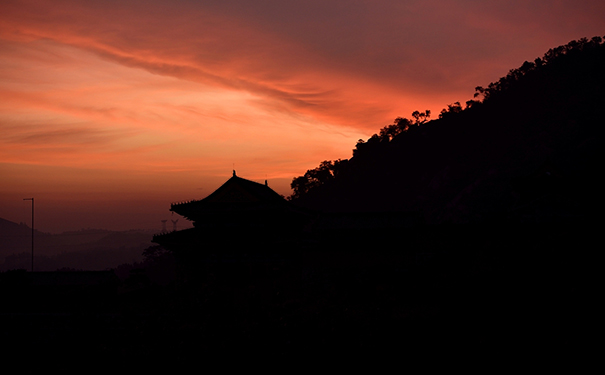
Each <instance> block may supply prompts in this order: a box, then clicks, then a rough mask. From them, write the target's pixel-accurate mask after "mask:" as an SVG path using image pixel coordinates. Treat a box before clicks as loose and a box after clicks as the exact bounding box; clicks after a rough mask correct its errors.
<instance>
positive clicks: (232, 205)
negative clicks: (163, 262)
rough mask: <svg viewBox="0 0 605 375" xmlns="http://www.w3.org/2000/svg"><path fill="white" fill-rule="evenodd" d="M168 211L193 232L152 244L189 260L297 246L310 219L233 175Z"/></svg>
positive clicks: (157, 238)
mask: <svg viewBox="0 0 605 375" xmlns="http://www.w3.org/2000/svg"><path fill="white" fill-rule="evenodd" d="M170 211H172V212H175V213H177V214H179V215H181V216H183V217H185V218H186V219H187V220H190V221H192V222H193V228H189V229H184V230H180V231H174V232H170V233H161V234H157V235H155V236H154V237H153V240H152V241H153V242H155V243H157V244H159V245H161V246H163V247H164V248H166V249H167V250H170V251H172V252H173V253H174V254H175V256H176V257H177V258H180V259H185V260H190V259H195V258H208V257H212V256H216V255H217V254H218V255H220V254H224V253H231V254H233V253H239V254H255V255H258V254H260V253H263V254H267V253H268V252H270V253H280V252H285V251H287V249H288V248H291V247H292V246H296V243H297V241H298V239H299V237H300V234H301V232H302V230H303V228H304V226H305V225H306V223H308V221H309V220H310V217H311V215H310V214H309V213H308V212H306V211H304V210H302V209H300V208H298V207H296V206H294V205H292V204H291V203H290V202H288V201H287V200H286V199H285V198H284V197H283V196H281V195H279V194H278V193H276V192H275V191H274V190H273V189H271V188H270V187H269V186H268V184H267V182H266V181H265V184H260V183H257V182H254V181H250V180H246V179H244V178H241V177H238V176H237V175H236V173H235V171H233V176H232V177H231V178H230V179H229V180H227V181H226V182H225V183H224V184H223V185H221V186H220V187H219V188H218V189H217V190H216V191H214V192H213V193H212V194H210V195H208V196H207V197H206V198H203V199H200V200H192V201H188V202H178V203H173V204H171V206H170Z"/></svg>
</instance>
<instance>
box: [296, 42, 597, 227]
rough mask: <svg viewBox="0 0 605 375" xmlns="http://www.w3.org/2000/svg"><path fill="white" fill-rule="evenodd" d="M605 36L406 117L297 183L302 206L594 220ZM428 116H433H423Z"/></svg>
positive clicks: (448, 216)
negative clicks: (431, 115)
mask: <svg viewBox="0 0 605 375" xmlns="http://www.w3.org/2000/svg"><path fill="white" fill-rule="evenodd" d="M603 66H605V44H604V43H603V42H602V39H601V38H600V37H595V38H592V39H591V40H587V39H582V40H579V41H572V42H570V43H569V44H567V45H565V46H561V47H557V48H554V49H551V50H549V51H548V52H547V53H546V54H545V55H544V57H543V58H538V59H536V60H535V61H534V62H525V63H524V64H523V65H522V66H521V67H520V68H518V69H513V70H511V71H510V72H509V73H508V75H507V76H505V77H503V78H501V79H500V80H499V81H498V82H495V83H491V84H489V85H488V86H487V87H486V88H483V87H477V88H476V91H477V94H476V99H475V100H469V101H468V102H467V103H466V106H465V107H464V108H463V106H462V105H460V103H454V104H451V105H449V106H448V108H447V109H445V110H443V111H442V112H441V114H440V115H439V119H437V120H433V121H428V122H427V121H426V119H427V117H428V116H425V115H428V113H425V114H422V113H419V112H415V113H414V114H413V117H414V119H415V120H416V121H412V120H408V119H402V118H398V119H396V121H395V123H394V124H393V125H390V126H386V127H385V128H383V129H382V130H381V132H380V134H375V135H374V136H372V137H371V138H370V139H369V140H368V141H365V142H364V141H363V140H360V141H359V143H358V144H357V145H356V148H355V150H354V151H353V157H352V158H351V159H349V160H338V161H335V162H329V161H326V162H323V163H322V164H321V165H320V166H319V167H318V168H316V169H314V170H310V171H307V173H306V174H305V175H304V176H301V177H298V178H295V179H294V180H293V183H292V187H293V189H294V195H293V197H292V198H293V199H292V200H293V201H294V202H296V203H297V204H300V205H303V206H306V207H310V208H316V209H321V210H324V211H351V212H352V211H407V212H418V213H420V214H421V216H423V217H424V219H425V220H427V221H428V222H432V223H439V222H454V223H464V222H476V221H484V220H486V219H499V220H500V219H506V220H509V221H512V222H538V223H541V222H553V221H558V222H560V221H568V220H577V219H580V218H587V219H589V218H593V217H595V215H596V214H597V212H598V210H599V209H600V207H602V204H601V203H602V198H601V193H600V190H601V189H602V187H603V184H602V182H601V179H600V178H599V175H600V172H601V164H600V163H601V161H602V160H603V156H604V155H603V150H604V148H603V128H604V126H603V125H605V124H604V122H605V118H604V117H603V114H602V108H604V107H605V92H604V91H603V87H604V86H605V71H604V70H603ZM419 114H420V116H424V118H423V117H419Z"/></svg>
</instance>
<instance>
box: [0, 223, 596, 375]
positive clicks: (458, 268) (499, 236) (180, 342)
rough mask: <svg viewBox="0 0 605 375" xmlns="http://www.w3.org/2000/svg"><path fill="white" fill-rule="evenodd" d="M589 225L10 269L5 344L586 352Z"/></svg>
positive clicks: (112, 354) (592, 275) (41, 348)
mask: <svg viewBox="0 0 605 375" xmlns="http://www.w3.org/2000/svg"><path fill="white" fill-rule="evenodd" d="M597 233H598V231H597V228H595V226H592V227H591V226H586V225H580V224H577V225H571V226H570V225H562V224H559V225H554V224H553V225H541V226H525V227H520V226H517V227H514V228H512V227H509V228H502V227H495V226H468V225H467V226H442V227H438V228H437V227H432V228H428V227H427V228H417V229H416V230H414V231H413V232H412V231H410V232H408V233H405V232H404V233H402V234H401V236H402V237H404V238H405V239H406V240H405V241H403V240H399V241H398V243H395V242H392V240H383V241H376V239H375V238H373V237H374V235H367V236H365V237H363V236H362V237H360V236H359V235H358V236H357V237H356V240H355V241H353V240H350V238H351V237H348V236H342V237H339V236H335V237H333V238H332V240H331V241H327V240H326V239H323V240H322V242H320V243H317V242H315V243H307V244H304V245H300V246H298V247H294V248H293V249H290V251H289V253H288V254H287V255H284V254H283V253H282V254H270V255H267V254H264V255H262V256H258V257H254V256H251V255H250V254H247V255H245V256H242V254H239V255H235V254H234V253H231V255H229V256H226V255H224V256H222V257H219V258H213V261H206V262H200V263H198V264H195V265H192V264H191V263H189V264H186V265H179V266H178V267H177V269H176V271H175V269H174V268H172V266H173V265H174V264H173V261H174V260H173V258H172V256H171V254H164V255H160V256H158V257H157V258H156V259H155V260H154V261H150V262H148V263H147V264H146V267H145V268H143V269H138V270H136V269H135V270H131V272H129V273H128V274H127V275H126V277H124V276H123V277H122V278H121V279H120V278H116V279H115V280H114V282H107V283H105V284H97V285H96V286H82V285H80V286H71V287H44V286H42V287H41V286H33V285H31V282H29V285H28V281H27V273H25V272H18V271H12V272H5V273H2V274H0V276H2V278H1V279H0V282H1V284H0V288H1V291H2V296H3V297H2V304H1V305H0V306H1V307H0V316H2V321H3V329H2V338H3V342H4V343H5V349H3V353H4V358H5V362H7V361H10V362H11V363H15V364H17V367H18V368H20V369H22V370H23V372H26V373H27V372H35V371H37V370H40V369H46V368H53V369H57V370H65V371H77V370H78V369H99V370H118V369H124V368H130V369H138V370H157V369H159V368H164V367H166V368H170V369H173V368H179V367H181V366H182V367H183V368H186V367H187V365H188V364H191V363H194V364H197V365H199V364H200V363H208V362H217V361H218V362H220V361H225V362H223V363H225V364H231V365H233V361H234V358H237V360H238V361H242V360H244V359H245V358H256V359H261V360H262V359H271V361H276V360H278V359H285V358H299V359H304V360H303V361H302V362H303V363H308V361H313V360H315V359H317V358H324V357H328V358H332V359H335V358H339V357H341V356H342V358H349V360H350V361H355V360H360V359H362V358H364V359H371V358H382V359H383V360H389V361H398V362H399V363H400V364H405V363H411V361H414V362H418V361H420V358H423V359H424V360H426V361H427V362H426V363H427V364H429V363H433V362H439V361H442V360H443V358H446V357H447V356H450V355H453V356H459V357H458V360H462V361H464V360H465V359H467V360H468V361H469V363H476V361H477V359H478V358H481V359H482V360H490V361H492V363H508V364H510V363H511V361H517V360H521V359H532V360H534V361H541V360H548V359H547V358H550V360H552V359H553V358H558V359H559V360H560V359H562V358H570V356H571V355H572V353H577V352H584V353H585V355H587V356H589V355H590V350H589V349H588V348H589V347H590V345H589V344H588V342H589V341H590V340H589V339H590V337H591V336H593V335H594V333H593V332H596V330H597V329H596V326H595V325H594V322H595V321H596V320H595V319H594V318H595V317H596V311H597V310H596V306H597V305H598V300H599V299H600V298H598V296H600V293H597V290H598V289H600V288H597V287H596V285H598V284H597V279H598V277H597V275H598V273H597V268H598V266H597V263H596V258H597V256H596V252H597V251H598V250H597V248H598V246H597V245H596V244H595V242H594V240H595V239H596V238H597V237H598V236H597ZM347 238H348V239H347ZM363 238H365V240H363ZM404 243H405V245H403V244H404ZM224 254H225V253H224ZM122 271H123V270H122ZM116 273H117V274H120V270H116ZM122 273H123V272H122ZM272 363H273V362H272Z"/></svg>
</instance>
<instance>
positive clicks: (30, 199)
mask: <svg viewBox="0 0 605 375" xmlns="http://www.w3.org/2000/svg"><path fill="white" fill-rule="evenodd" d="M23 200H24V201H32V272H34V198H23Z"/></svg>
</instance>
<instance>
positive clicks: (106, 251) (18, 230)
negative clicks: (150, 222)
mask: <svg viewBox="0 0 605 375" xmlns="http://www.w3.org/2000/svg"><path fill="white" fill-rule="evenodd" d="M151 237H152V236H151V234H150V233H148V232H146V231H136V230H131V231H109V230H100V229H84V230H79V231H71V232H64V233H61V234H48V233H43V232H40V231H37V230H35V243H34V245H35V248H34V267H35V270H37V271H54V270H56V269H62V268H72V269H82V270H103V269H107V268H113V267H116V266H118V265H119V264H122V263H132V262H138V261H141V260H142V253H143V250H144V249H146V248H147V247H149V246H151V245H152V244H151ZM30 267H31V228H30V227H28V226H27V225H25V224H17V223H13V222H11V221H8V220H5V219H1V218H0V271H5V270H10V269H28V270H29V269H30Z"/></svg>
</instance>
